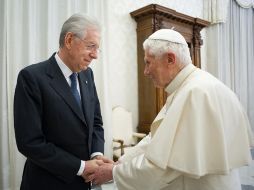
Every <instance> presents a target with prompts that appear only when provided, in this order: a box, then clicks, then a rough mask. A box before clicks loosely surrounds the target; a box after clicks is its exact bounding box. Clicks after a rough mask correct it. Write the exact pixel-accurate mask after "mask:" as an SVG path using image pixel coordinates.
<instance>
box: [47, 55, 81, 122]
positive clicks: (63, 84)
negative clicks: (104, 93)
mask: <svg viewBox="0 0 254 190" xmlns="http://www.w3.org/2000/svg"><path fill="white" fill-rule="evenodd" d="M47 74H48V75H49V76H50V78H51V82H50V85H51V86H52V88H53V89H54V90H55V91H56V92H57V93H58V94H59V95H60V96H61V97H62V99H63V100H64V102H65V103H66V104H67V105H68V106H69V107H70V108H71V110H72V111H73V112H74V113H75V114H76V115H77V116H78V117H79V118H80V119H81V120H82V121H83V122H84V123H85V124H86V122H85V119H84V115H83V113H82V110H81V109H80V107H79V106H78V104H77V102H76V101H75V98H74V96H73V95H72V93H71V90H70V86H69V85H68V83H67V81H66V79H65V77H64V75H63V74H62V71H61V69H60V68H59V67H58V65H57V63H56V60H55V58H54V55H53V56H52V57H51V58H50V64H49V66H48V70H47Z"/></svg>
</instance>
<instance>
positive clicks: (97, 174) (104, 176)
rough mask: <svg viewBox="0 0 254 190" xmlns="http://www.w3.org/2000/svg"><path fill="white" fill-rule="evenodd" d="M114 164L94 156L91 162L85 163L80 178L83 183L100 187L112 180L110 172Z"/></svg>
mask: <svg viewBox="0 0 254 190" xmlns="http://www.w3.org/2000/svg"><path fill="white" fill-rule="evenodd" d="M114 164H115V162H114V161H112V160H110V159H108V158H106V157H104V156H96V157H95V158H94V159H93V160H88V161H86V162H85V170H84V171H83V173H82V177H83V178H84V180H85V182H92V184H94V185H101V184H103V183H106V182H108V181H110V180H112V179H113V176H112V170H113V167H114Z"/></svg>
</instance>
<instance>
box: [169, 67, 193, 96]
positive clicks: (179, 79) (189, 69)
mask: <svg viewBox="0 0 254 190" xmlns="http://www.w3.org/2000/svg"><path fill="white" fill-rule="evenodd" d="M195 69H196V67H195V66H194V65H193V64H188V65H186V66H185V67H184V68H183V69H182V70H181V71H180V72H179V73H178V74H177V75H176V77H175V78H174V79H173V80H172V82H171V83H169V85H168V86H167V87H166V89H165V91H166V92H167V93H168V94H171V93H172V92H174V91H175V90H176V89H177V88H178V87H179V86H180V85H181V84H182V83H183V81H184V80H185V79H186V78H187V77H188V75H189V74H191V73H192V72H193V71H194V70H195Z"/></svg>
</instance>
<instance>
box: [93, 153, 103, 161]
mask: <svg viewBox="0 0 254 190" xmlns="http://www.w3.org/2000/svg"><path fill="white" fill-rule="evenodd" d="M95 156H103V154H102V153H101V152H94V153H93V154H91V156H90V158H91V159H93V157H95Z"/></svg>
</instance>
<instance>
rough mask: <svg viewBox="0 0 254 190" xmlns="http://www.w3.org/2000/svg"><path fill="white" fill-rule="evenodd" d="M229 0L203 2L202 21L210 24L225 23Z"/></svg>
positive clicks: (207, 0) (206, 0)
mask: <svg viewBox="0 0 254 190" xmlns="http://www.w3.org/2000/svg"><path fill="white" fill-rule="evenodd" d="M228 2H229V0H205V1H203V4H204V19H205V20H208V21H209V22H211V23H220V22H225V21H226V19H227V11H228Z"/></svg>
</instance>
